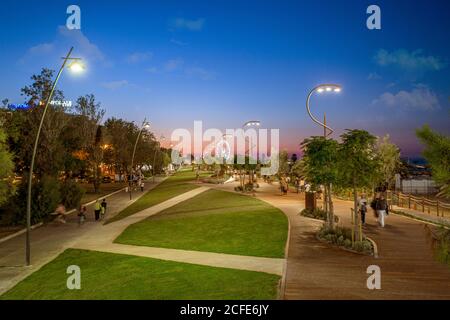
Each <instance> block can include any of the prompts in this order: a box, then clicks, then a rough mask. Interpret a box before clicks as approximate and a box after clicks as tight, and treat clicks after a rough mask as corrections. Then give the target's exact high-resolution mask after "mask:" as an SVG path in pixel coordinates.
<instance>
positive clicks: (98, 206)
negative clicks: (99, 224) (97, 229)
mask: <svg viewBox="0 0 450 320" xmlns="http://www.w3.org/2000/svg"><path fill="white" fill-rule="evenodd" d="M101 210H102V206H101V204H100V202H99V201H98V199H97V200H95V204H94V214H95V221H98V219H100V212H101Z"/></svg>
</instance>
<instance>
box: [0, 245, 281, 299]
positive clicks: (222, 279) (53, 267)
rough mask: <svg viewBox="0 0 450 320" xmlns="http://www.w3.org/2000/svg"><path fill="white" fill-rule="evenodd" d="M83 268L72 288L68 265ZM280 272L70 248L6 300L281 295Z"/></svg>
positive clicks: (22, 284) (224, 297)
mask: <svg viewBox="0 0 450 320" xmlns="http://www.w3.org/2000/svg"><path fill="white" fill-rule="evenodd" d="M70 265H77V266H79V267H80V269H81V289H80V290H69V289H68V288H67V286H66V281H67V278H68V277H69V276H70V275H68V274H67V273H66V269H67V267H68V266H70ZM279 278H280V277H279V276H276V275H271V274H267V273H261V272H253V271H244V270H234V269H226V268H217V267H208V266H201V265H195V264H187V263H179V262H172V261H164V260H158V259H152V258H144V257H135V256H129V255H122V254H112V253H104V252H96V251H87V250H75V249H68V250H66V251H65V252H63V253H62V254H61V255H59V256H58V257H57V258H56V259H55V260H53V261H51V262H50V263H48V264H47V265H45V266H44V267H42V268H41V269H40V270H38V271H36V272H35V273H33V274H32V275H30V276H29V277H28V278H26V279H25V280H23V281H21V282H20V283H18V284H17V285H16V286H15V287H14V288H12V289H11V290H10V291H8V292H6V293H5V294H4V295H3V296H1V297H0V299H3V300H10V299H14V300H15V299H27V300H28V299H35V300H39V299H51V300H52V299H59V300H64V299H101V300H105V299H148V300H153V299H155V300H156V299H158V300H159V299H161V300H162V299H164V300H174V299H261V300H262V299H275V298H276V294H277V284H278V281H279Z"/></svg>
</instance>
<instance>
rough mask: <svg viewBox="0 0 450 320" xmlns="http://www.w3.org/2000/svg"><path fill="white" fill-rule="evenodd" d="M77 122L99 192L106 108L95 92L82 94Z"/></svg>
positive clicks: (83, 149) (82, 146)
mask: <svg viewBox="0 0 450 320" xmlns="http://www.w3.org/2000/svg"><path fill="white" fill-rule="evenodd" d="M74 111H75V115H76V118H75V119H74V122H75V123H76V124H77V136H78V139H79V142H80V143H79V144H80V147H81V150H80V151H83V152H84V154H86V157H85V159H86V160H87V162H88V164H89V167H90V168H91V170H92V173H93V176H94V179H93V185H94V190H95V192H98V190H99V188H100V184H101V174H100V164H101V162H102V160H103V149H104V148H103V135H102V129H101V127H100V121H101V120H102V118H103V116H104V114H105V110H104V109H102V107H101V105H100V103H99V102H97V101H96V100H95V96H94V95H93V94H88V95H85V96H81V97H79V98H78V99H77V102H76V104H75V106H74Z"/></svg>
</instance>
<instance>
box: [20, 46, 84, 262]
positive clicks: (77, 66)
mask: <svg viewBox="0 0 450 320" xmlns="http://www.w3.org/2000/svg"><path fill="white" fill-rule="evenodd" d="M72 51H73V47H71V48H70V50H69V52H68V53H67V55H66V56H65V57H63V58H62V59H63V63H62V65H61V68H60V69H59V71H58V74H57V75H56V78H55V80H54V81H53V84H52V88H51V90H50V94H49V95H48V97H47V101H46V102H45V106H44V111H43V112H42V117H41V121H40V123H39V128H38V131H37V134H36V139H35V140H34V147H33V154H32V156H31V164H30V172H29V176H28V194H27V231H26V240H25V241H26V250H25V251H26V253H25V255H26V265H27V266H29V265H30V264H31V246H30V230H31V185H32V182H33V169H34V160H35V158H36V151H37V145H38V142H39V136H40V135H41V130H42V125H43V123H44V118H45V114H46V113H47V110H48V106H49V104H50V101H51V99H52V96H53V93H54V92H55V88H56V84H57V83H58V80H59V78H60V77H61V74H62V72H63V70H64V67H65V66H66V64H67V62H68V61H72V63H71V64H70V65H69V66H68V67H69V68H70V69H71V70H72V71H73V72H75V73H79V72H81V71H83V70H84V67H83V66H82V65H81V63H80V61H81V58H72V57H71V56H70V55H71V54H72Z"/></svg>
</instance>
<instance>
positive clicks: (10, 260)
mask: <svg viewBox="0 0 450 320" xmlns="http://www.w3.org/2000/svg"><path fill="white" fill-rule="evenodd" d="M164 179H165V177H164V178H161V177H160V178H157V180H156V181H155V183H150V182H147V183H146V184H145V188H144V191H145V192H146V191H148V190H150V189H152V188H154V187H155V186H156V185H158V184H159V183H160V182H161V181H163V180H164ZM145 192H140V191H135V192H133V200H131V201H130V198H129V194H128V193H126V192H125V191H122V192H118V193H116V194H114V195H112V196H110V197H108V198H107V202H108V209H107V212H106V218H109V217H112V216H114V215H115V214H116V213H118V212H120V211H121V210H122V209H123V208H125V207H127V206H128V205H130V204H131V203H132V202H134V201H136V200H137V199H138V198H139V197H141V196H142V195H143V194H144V193H145ZM87 208H88V217H87V220H86V221H85V223H84V224H83V225H82V226H79V225H78V217H77V215H76V214H71V215H68V216H67V217H66V220H67V223H66V224H61V223H59V222H51V223H48V224H45V225H44V226H42V227H40V228H37V229H35V230H33V231H31V262H32V265H31V266H29V267H26V266H25V265H24V264H25V234H22V235H20V236H17V237H15V238H13V239H10V240H7V241H5V242H3V243H0V294H2V293H3V292H5V291H6V290H8V289H9V288H11V287H12V286H13V285H15V284H16V283H17V282H19V281H20V280H22V279H24V278H25V277H27V276H28V275H29V274H31V273H33V272H34V271H36V270H37V269H39V268H40V267H41V266H43V265H44V264H46V263H48V262H49V261H51V260H53V259H54V258H56V257H57V256H58V255H59V254H60V253H61V252H63V251H64V250H65V249H67V248H70V247H72V246H73V245H74V244H75V243H76V242H77V241H78V239H79V238H80V237H81V236H83V235H85V234H89V233H94V234H95V233H96V232H97V230H98V229H101V227H102V223H101V222H95V221H94V213H93V211H94V210H93V205H89V206H88V207H87Z"/></svg>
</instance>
